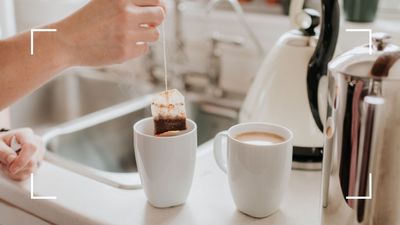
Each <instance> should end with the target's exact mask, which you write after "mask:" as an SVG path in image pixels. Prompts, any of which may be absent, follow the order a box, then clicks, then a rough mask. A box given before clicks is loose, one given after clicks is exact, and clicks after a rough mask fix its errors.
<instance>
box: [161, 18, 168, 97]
mask: <svg viewBox="0 0 400 225" xmlns="http://www.w3.org/2000/svg"><path fill="white" fill-rule="evenodd" d="M161 30H162V31H161V32H162V44H163V54H164V82H165V91H168V68H167V47H166V41H165V22H164V23H163V25H162V26H161Z"/></svg>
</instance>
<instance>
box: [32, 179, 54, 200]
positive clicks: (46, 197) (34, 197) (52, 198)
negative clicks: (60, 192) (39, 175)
mask: <svg viewBox="0 0 400 225" xmlns="http://www.w3.org/2000/svg"><path fill="white" fill-rule="evenodd" d="M31 199H33V200H56V199H57V197H56V196H33V173H31Z"/></svg>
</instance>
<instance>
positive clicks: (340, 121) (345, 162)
mask: <svg viewBox="0 0 400 225" xmlns="http://www.w3.org/2000/svg"><path fill="white" fill-rule="evenodd" d="M329 80H330V82H329V83H330V84H329V97H328V104H329V110H328V120H327V123H326V128H325V136H326V138H325V148H324V159H323V162H324V165H323V187H322V198H323V199H322V200H323V207H324V208H323V210H322V223H321V224H324V225H328V224H329V225H381V224H382V225H398V224H400V191H399V190H400V163H399V160H400V113H399V112H400V80H398V79H391V78H371V77H358V76H351V75H348V74H343V73H340V72H331V74H330V75H329Z"/></svg>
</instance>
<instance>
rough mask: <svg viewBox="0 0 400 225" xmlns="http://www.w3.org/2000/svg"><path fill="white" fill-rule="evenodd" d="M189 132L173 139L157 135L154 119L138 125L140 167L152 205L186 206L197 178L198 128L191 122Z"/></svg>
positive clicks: (135, 129) (136, 155)
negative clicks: (195, 173) (185, 203)
mask: <svg viewBox="0 0 400 225" xmlns="http://www.w3.org/2000/svg"><path fill="white" fill-rule="evenodd" d="M186 123H187V129H186V130H185V131H180V132H178V133H176V134H175V135H173V136H156V135H155V134H154V121H153V118H152V117H149V118H145V119H142V120H140V121H138V122H137V123H135V125H134V127H133V130H134V142H135V157H136V164H137V167H138V170H139V174H140V179H141V182H142V185H143V188H144V192H145V194H146V197H147V200H148V201H149V203H150V204H151V205H153V206H155V207H158V208H164V207H171V206H176V205H180V204H183V203H184V202H185V200H186V198H187V196H188V194H189V191H190V188H191V186H192V180H193V175H194V166H195V161H196V149H197V126H196V123H195V122H193V121H192V120H189V119H187V121H186Z"/></svg>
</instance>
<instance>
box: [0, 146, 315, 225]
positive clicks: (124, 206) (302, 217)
mask: <svg viewBox="0 0 400 225" xmlns="http://www.w3.org/2000/svg"><path fill="white" fill-rule="evenodd" d="M320 181H321V173H320V172H319V171H317V172H315V171H292V173H291V179H290V187H289V189H288V193H287V195H286V197H285V200H284V202H283V203H282V205H281V209H280V210H279V211H278V212H277V213H275V214H273V215H271V216H270V217H267V218H264V219H256V218H252V217H249V216H246V215H244V214H242V213H240V212H239V211H238V210H237V209H236V207H235V205H234V202H233V200H232V198H231V195H230V191H229V187H228V182H227V177H226V175H225V174H224V173H223V172H222V171H220V170H219V168H218V167H217V165H216V163H215V162H214V159H213V154H212V145H211V142H208V143H206V144H204V145H202V146H201V147H200V148H199V154H198V158H197V162H196V170H195V177H194V181H193V186H192V189H191V193H190V195H189V198H188V199H187V202H186V203H185V204H184V205H182V206H179V207H174V208H167V209H157V208H154V207H152V206H150V205H149V204H148V203H147V201H146V197H145V195H144V192H143V190H142V189H138V190H122V189H118V188H114V187H111V186H108V185H105V184H103V183H99V182H97V181H94V180H91V179H89V178H86V177H83V176H81V175H79V174H76V173H73V172H71V171H68V170H65V169H63V168H60V167H58V166H56V165H53V164H51V163H48V162H44V163H43V166H42V167H41V169H40V171H39V172H38V173H37V174H35V176H34V188H35V189H34V195H35V196H57V199H56V200H32V199H30V181H29V180H28V181H25V182H22V183H17V182H13V181H11V180H9V179H7V178H5V177H3V176H0V199H2V200H3V201H6V202H9V203H11V204H12V205H15V206H17V207H19V208H21V209H23V210H24V211H27V212H29V213H31V214H34V215H36V216H37V217H39V218H41V219H43V220H45V221H48V222H50V223H54V224H61V225H62V224H66V225H67V224H68V225H70V224H85V225H92V224H93V225H95V224H115V225H125V224H130V225H132V224H135V225H136V224H138V225H139V224H140V225H155V224H165V225H167V224H178V225H182V224H191V225H200V224H201V225H208V224H218V225H239V224H240V225H243V224H246V225H247V224H251V225H257V224H263V225H317V224H319V220H320V216H319V215H320Z"/></svg>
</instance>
